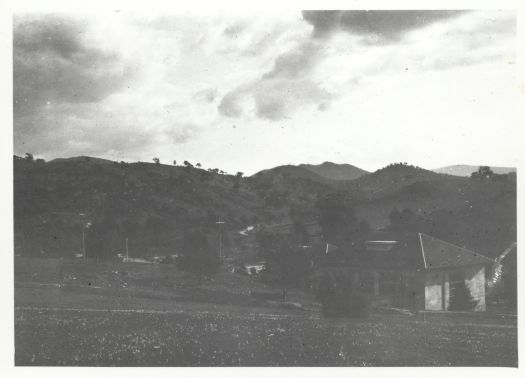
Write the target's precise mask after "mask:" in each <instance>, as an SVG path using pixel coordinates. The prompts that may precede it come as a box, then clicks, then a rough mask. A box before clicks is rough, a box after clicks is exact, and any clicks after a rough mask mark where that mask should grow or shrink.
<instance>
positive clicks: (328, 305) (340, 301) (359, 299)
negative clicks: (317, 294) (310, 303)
mask: <svg viewBox="0 0 525 378" xmlns="http://www.w3.org/2000/svg"><path fill="white" fill-rule="evenodd" d="M321 304H322V306H323V307H322V312H323V315H325V316H332V317H351V318H362V317H366V316H368V313H369V309H370V303H369V300H368V297H367V296H366V295H364V294H362V293H358V292H347V293H345V292H338V293H334V294H331V295H328V296H325V297H324V298H321Z"/></svg>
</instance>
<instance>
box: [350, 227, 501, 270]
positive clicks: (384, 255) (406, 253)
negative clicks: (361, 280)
mask: <svg viewBox="0 0 525 378" xmlns="http://www.w3.org/2000/svg"><path fill="white" fill-rule="evenodd" d="M381 236H386V237H385V238H384V240H381ZM393 240H395V241H397V243H395V244H394V246H393V247H392V248H391V249H390V250H389V251H380V250H364V251H362V252H360V253H358V254H357V256H356V263H357V265H359V266H361V267H362V268H369V269H383V270H411V271H414V270H425V269H427V270H428V269H440V268H454V267H461V266H472V265H482V264H492V263H494V260H492V259H490V258H488V257H486V256H483V255H480V254H479V253H476V252H474V251H471V250H469V249H466V248H463V247H459V246H457V245H454V244H452V243H449V242H446V241H444V240H441V239H438V238H435V237H432V236H429V235H426V234H423V233H399V234H397V235H393V234H391V233H389V234H386V233H385V234H384V235H381V234H376V235H375V237H374V239H373V242H375V243H377V242H378V241H379V242H380V241H384V242H387V243H390V242H392V241H393Z"/></svg>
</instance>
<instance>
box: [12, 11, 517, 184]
mask: <svg viewBox="0 0 525 378" xmlns="http://www.w3.org/2000/svg"><path fill="white" fill-rule="evenodd" d="M515 34H516V30H515V14H514V13H513V12H507V11H471V12H457V11H454V12H447V11H370V12H366V11H344V12H340V11H330V12H289V13H286V12H280V13H278V14H277V13H276V14H273V15H271V14H265V15H263V16H257V15H254V14H253V15H237V16H235V17H231V16H228V15H226V14H220V15H219V14H217V15H216V16H213V15H210V14H208V15H206V16H204V15H202V16H199V15H197V14H195V13H193V14H188V15H183V14H178V15H167V14H156V15H155V14H152V15H144V14H140V15H139V14H132V13H126V12H113V13H111V14H110V13H108V14H105V15H104V14H98V15H96V17H95V16H78V15H75V16H72V15H64V14H60V15H50V14H47V15H27V14H25V15H22V14H19V15H17V16H16V17H15V19H14V40H13V42H14V44H13V49H14V61H13V64H14V152H15V154H19V155H23V154H24V153H25V152H31V153H33V154H34V155H35V156H37V157H43V158H45V159H52V158H55V157H69V156H78V155H89V156H98V157H105V158H109V159H113V160H125V161H137V160H141V161H151V160H152V158H153V157H156V156H157V157H159V158H160V160H161V162H162V163H171V162H172V161H173V160H174V159H176V160H177V161H178V162H182V161H183V160H189V161H191V162H193V163H194V164H195V163H197V162H200V163H201V164H202V165H203V166H204V167H206V168H215V167H218V168H221V169H224V170H227V171H229V172H236V171H243V172H245V173H247V174H251V173H254V172H256V171H258V170H260V169H265V168H269V167H272V166H276V165H281V164H299V163H321V162H323V161H334V162H338V163H349V164H353V165H356V166H359V167H361V168H364V169H367V170H375V169H378V168H381V167H382V166H385V165H387V164H388V163H391V162H398V161H406V162H409V163H411V164H416V165H419V166H422V167H425V168H436V167H440V166H445V165H451V164H459V163H462V164H489V165H500V166H511V165H512V166H514V165H516V164H517V146H518V144H517V137H516V136H517V110H518V109H517V106H518V103H517V98H516V93H517V85H516V80H515V74H516V72H515V71H516V65H515V48H516V45H515V44H516V40H515Z"/></svg>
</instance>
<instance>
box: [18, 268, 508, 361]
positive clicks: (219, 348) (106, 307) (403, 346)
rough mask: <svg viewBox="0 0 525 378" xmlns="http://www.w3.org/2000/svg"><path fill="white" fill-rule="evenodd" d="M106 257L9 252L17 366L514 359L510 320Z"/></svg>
mask: <svg viewBox="0 0 525 378" xmlns="http://www.w3.org/2000/svg"><path fill="white" fill-rule="evenodd" d="M115 264H116V265H114V264H113V263H111V264H110V263H104V264H98V265H97V264H93V265H92V266H88V265H81V266H79V265H80V264H79V263H77V262H64V261H51V260H44V261H41V262H40V263H38V262H37V261H35V260H31V261H27V260H19V261H17V262H16V264H15V265H16V266H15V343H16V348H15V363H16V364H17V365H74V366H77V365H78V366H92V365H95V366H517V329H516V323H515V319H510V320H505V321H502V320H500V319H495V318H493V317H491V318H484V317H479V316H478V317H472V318H470V317H463V318H461V319H453V318H446V317H445V318H439V319H431V320H427V321H421V320H418V319H417V318H416V317H411V316H404V315H395V314H385V313H373V314H371V316H370V317H368V318H366V319H359V320H356V319H328V318H324V317H322V316H321V315H320V313H319V310H318V307H316V306H315V305H314V304H313V303H311V302H309V298H307V297H306V296H304V297H301V294H300V293H292V294H293V295H292V298H293V299H292V300H294V301H297V302H299V303H302V304H303V306H302V308H295V307H288V306H280V305H276V304H275V303H273V302H265V301H261V300H255V299H253V297H252V296H251V295H250V294H249V291H253V290H271V289H272V288H271V287H265V286H262V285H261V284H260V283H258V282H256V281H253V280H250V279H249V278H248V277H242V276H233V275H231V273H228V272H223V273H220V274H219V275H218V276H217V277H215V278H214V281H208V282H206V283H205V284H204V285H203V286H202V287H199V288H196V287H190V286H184V282H185V281H188V280H189V278H188V277H183V276H181V275H180V273H177V272H175V271H173V272H171V273H172V274H171V275H169V277H168V278H166V277H165V276H162V275H160V276H159V275H158V272H159V271H158V269H165V270H164V273H169V272H168V271H167V269H170V268H166V267H159V266H153V265H151V266H139V265H140V264H127V265H126V266H124V265H122V264H118V263H115ZM59 265H60V266H59ZM36 267H39V269H36ZM115 271H120V272H123V271H126V274H122V273H112V274H109V273H108V272H115ZM97 272H99V273H97ZM100 272H102V273H100ZM104 272H105V273H104ZM88 276H89V277H90V278H91V279H92V281H93V282H91V281H87V282H84V281H83V280H84V279H85V278H87V277H88ZM112 276H114V277H113V278H114V279H113V280H112V279H110V278H111V277H112ZM118 276H124V277H126V280H127V281H126V282H120V281H118V280H117V279H116V278H115V277H118ZM148 276H149V278H148ZM72 277H75V279H73V278H72ZM137 277H142V279H143V280H142V281H140V280H138V281H137V280H136V278H137ZM153 277H157V280H154V279H153V280H151V278H153ZM60 280H61V281H60ZM79 280H80V281H81V282H75V283H71V281H79ZM166 280H168V281H169V283H166V282H165V284H164V285H161V284H159V283H158V282H164V281H166ZM115 282H120V284H118V285H120V287H119V286H118V285H117V283H115ZM139 282H142V284H139ZM152 282H153V284H152ZM155 282H157V284H155ZM89 283H91V285H88V284H89ZM94 283H96V285H95V284H94ZM146 283H148V284H147V285H146ZM124 284H125V285H124ZM241 285H244V287H241ZM247 290H248V292H247ZM194 294H195V296H194ZM210 298H213V300H211V299H210ZM233 298H237V299H235V300H234V299H233Z"/></svg>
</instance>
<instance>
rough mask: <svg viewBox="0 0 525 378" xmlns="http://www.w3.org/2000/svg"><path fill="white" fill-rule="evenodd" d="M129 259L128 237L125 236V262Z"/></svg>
mask: <svg viewBox="0 0 525 378" xmlns="http://www.w3.org/2000/svg"><path fill="white" fill-rule="evenodd" d="M128 261H129V250H128V238H126V262H128Z"/></svg>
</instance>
